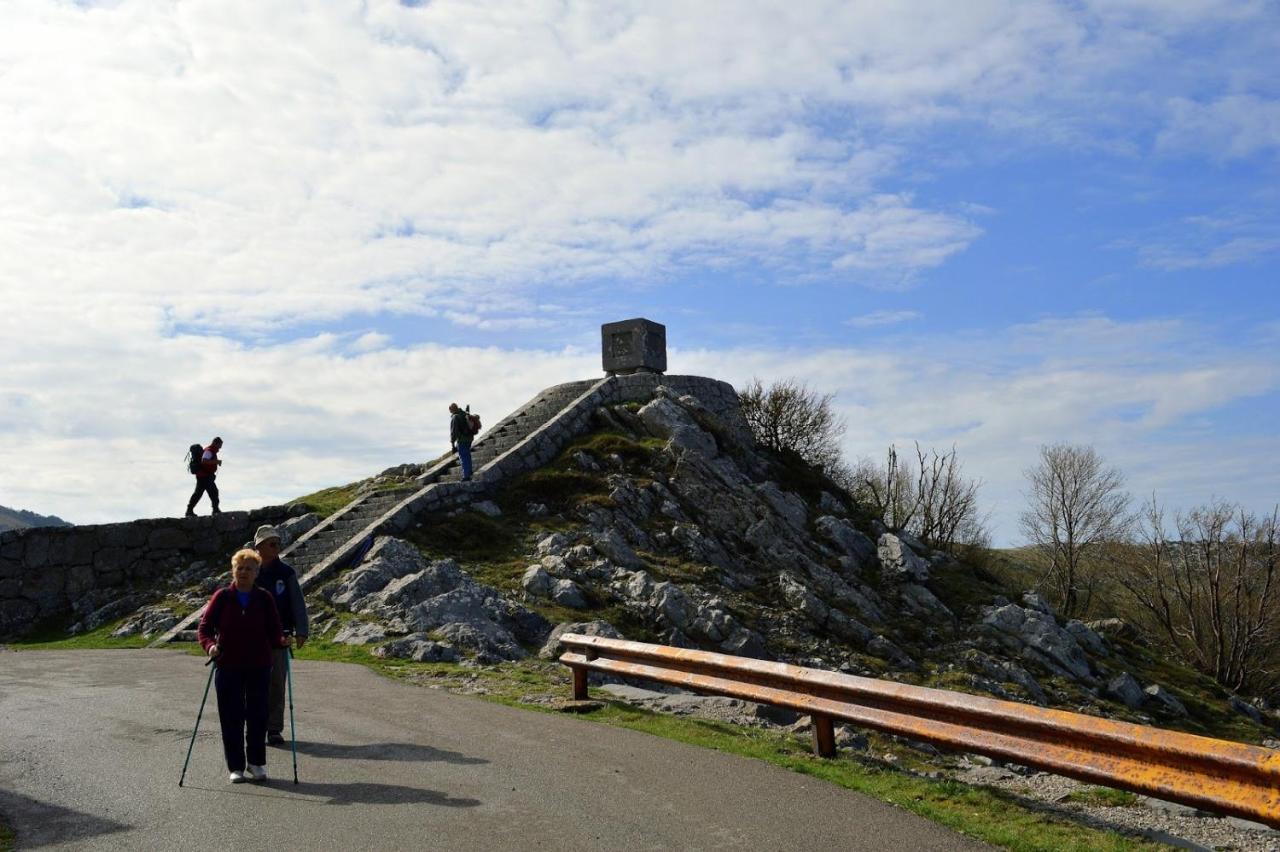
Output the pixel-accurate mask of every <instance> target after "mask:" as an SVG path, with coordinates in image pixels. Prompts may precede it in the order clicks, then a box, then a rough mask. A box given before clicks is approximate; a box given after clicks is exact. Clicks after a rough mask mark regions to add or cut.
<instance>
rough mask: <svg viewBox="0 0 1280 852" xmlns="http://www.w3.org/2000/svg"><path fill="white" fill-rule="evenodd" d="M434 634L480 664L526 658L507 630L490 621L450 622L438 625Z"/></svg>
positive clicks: (523, 651)
mask: <svg viewBox="0 0 1280 852" xmlns="http://www.w3.org/2000/svg"><path fill="white" fill-rule="evenodd" d="M436 632H437V633H438V634H439V635H440V637H441V638H442V639H444V640H445V641H446V642H448V643H449V644H450V645H453V646H455V647H458V648H466V649H468V650H470V651H472V652H474V653H475V655H476V660H477V662H480V663H485V664H488V663H497V662H502V661H505V660H520V659H523V658H524V657H527V656H528V654H526V653H525V650H524V649H523V648H521V647H520V644H519V643H518V642H517V641H516V638H515V636H514V635H512V633H511V632H510V631H509V630H507V629H505V628H503V627H501V626H499V625H498V624H495V623H494V622H492V621H486V620H482V619H477V620H474V621H469V622H459V621H451V622H446V623H445V624H442V625H440V626H439V628H438V629H437V630H436Z"/></svg>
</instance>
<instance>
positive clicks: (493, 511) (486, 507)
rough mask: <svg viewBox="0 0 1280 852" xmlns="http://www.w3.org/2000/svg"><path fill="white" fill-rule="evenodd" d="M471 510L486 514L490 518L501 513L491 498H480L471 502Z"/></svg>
mask: <svg viewBox="0 0 1280 852" xmlns="http://www.w3.org/2000/svg"><path fill="white" fill-rule="evenodd" d="M471 509H472V511H475V512H479V513H480V514H482V515H488V516H489V517H491V518H497V517H500V516H501V515H502V509H500V508H499V507H498V504H497V503H495V502H493V501H492V500H480V501H477V502H475V503H472V504H471Z"/></svg>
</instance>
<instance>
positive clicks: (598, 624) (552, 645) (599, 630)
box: [538, 621, 625, 660]
mask: <svg viewBox="0 0 1280 852" xmlns="http://www.w3.org/2000/svg"><path fill="white" fill-rule="evenodd" d="M566 633H578V634H581V635H583V636H603V637H605V638H607V639H622V638H625V637H623V635H622V634H621V633H619V632H618V629H617V628H616V627H614V626H613V625H612V624H610V623H609V622H607V621H565V622H562V623H560V624H557V625H556V626H555V628H554V629H553V630H552V631H551V635H550V636H548V637H547V641H546V642H545V643H543V645H542V649H541V650H540V651H538V656H539V657H541V658H542V659H544V660H555V659H559V657H560V655H561V654H563V653H564V650H565V649H564V646H563V645H562V644H560V637H561V636H563V635H564V634H566Z"/></svg>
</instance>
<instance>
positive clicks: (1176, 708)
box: [1143, 683, 1187, 717]
mask: <svg viewBox="0 0 1280 852" xmlns="http://www.w3.org/2000/svg"><path fill="white" fill-rule="evenodd" d="M1143 692H1145V693H1146V695H1147V697H1146V699H1145V700H1144V701H1143V706H1145V707H1147V708H1148V709H1150V710H1152V711H1153V712H1156V713H1160V714H1163V715H1165V716H1176V717H1182V716H1186V715H1187V708H1186V707H1184V706H1183V704H1182V702H1181V701H1179V700H1178V699H1177V697H1176V696H1174V695H1173V693H1171V692H1169V690H1167V689H1165V688H1164V687H1163V686H1161V685H1160V684H1158V683H1153V684H1152V685H1151V686H1148V687H1147V688H1146V689H1144V690H1143Z"/></svg>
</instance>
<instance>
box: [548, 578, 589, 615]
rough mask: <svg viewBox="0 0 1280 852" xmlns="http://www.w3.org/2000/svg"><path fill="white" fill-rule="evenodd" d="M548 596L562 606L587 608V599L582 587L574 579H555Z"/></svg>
mask: <svg viewBox="0 0 1280 852" xmlns="http://www.w3.org/2000/svg"><path fill="white" fill-rule="evenodd" d="M548 596H549V597H550V598H551V600H553V601H555V602H556V603H558V604H560V606H567V607H569V609H586V608H587V599H586V597H585V596H584V595H583V594H582V588H581V587H579V586H578V584H577V583H575V582H573V581H572V580H556V581H554V582H553V583H552V584H551V588H550V590H549V592H548Z"/></svg>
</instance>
